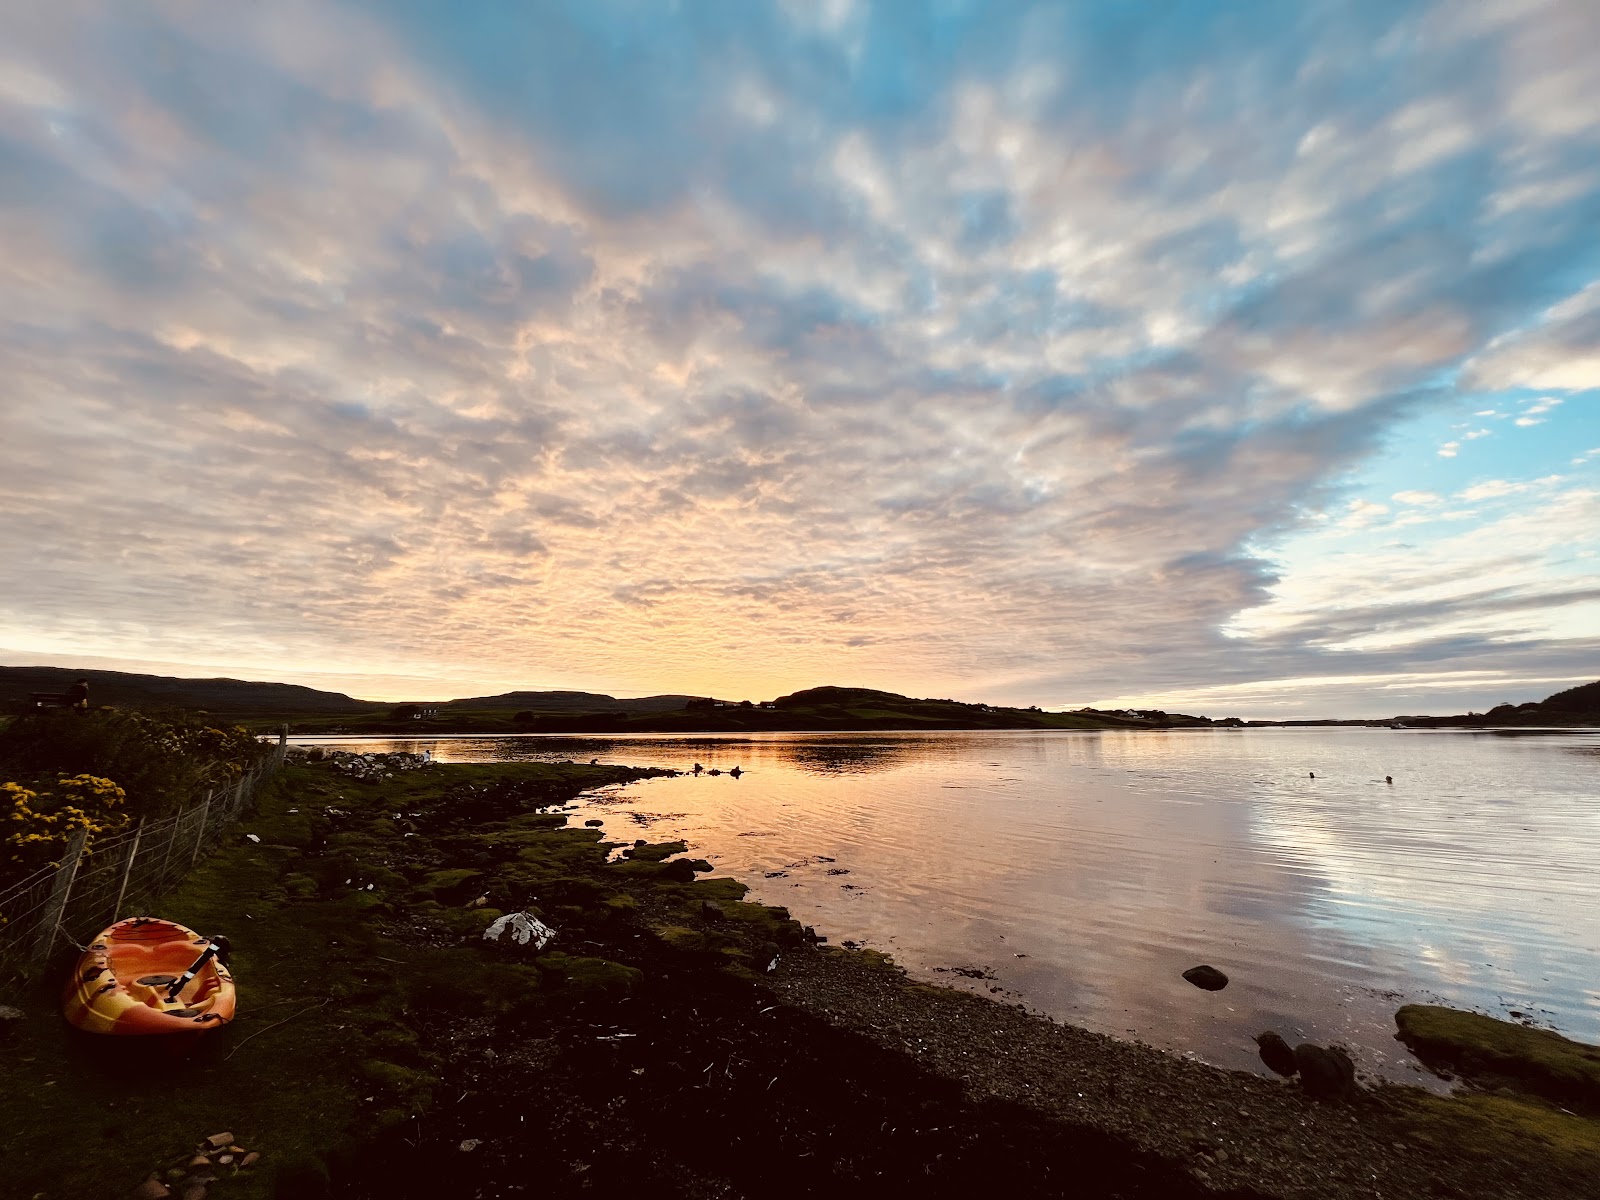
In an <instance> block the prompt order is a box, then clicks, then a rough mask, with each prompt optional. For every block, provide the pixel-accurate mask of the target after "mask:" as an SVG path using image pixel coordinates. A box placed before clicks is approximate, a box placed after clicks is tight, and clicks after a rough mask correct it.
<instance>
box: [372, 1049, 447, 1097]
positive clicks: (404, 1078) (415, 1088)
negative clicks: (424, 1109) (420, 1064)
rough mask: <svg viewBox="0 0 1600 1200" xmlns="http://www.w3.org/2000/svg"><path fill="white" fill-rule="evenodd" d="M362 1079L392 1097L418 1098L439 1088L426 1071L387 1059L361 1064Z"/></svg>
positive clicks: (377, 1059) (374, 1059) (373, 1059)
mask: <svg viewBox="0 0 1600 1200" xmlns="http://www.w3.org/2000/svg"><path fill="white" fill-rule="evenodd" d="M361 1077H362V1079H364V1080H366V1081H367V1082H368V1083H370V1084H373V1085H374V1086H376V1087H378V1088H381V1089H382V1090H383V1091H385V1092H387V1093H388V1094H389V1095H391V1096H402V1097H416V1096H419V1095H420V1094H422V1093H424V1092H427V1091H428V1090H429V1089H431V1088H434V1087H436V1086H438V1083H439V1081H438V1080H437V1079H435V1078H434V1077H433V1076H432V1075H429V1074H427V1073H426V1072H425V1071H416V1070H413V1069H412V1068H410V1067H403V1066H401V1065H400V1064H399V1063H392V1062H389V1061H388V1060H386V1059H381V1058H369V1059H368V1060H367V1061H366V1062H364V1063H362V1064H361Z"/></svg>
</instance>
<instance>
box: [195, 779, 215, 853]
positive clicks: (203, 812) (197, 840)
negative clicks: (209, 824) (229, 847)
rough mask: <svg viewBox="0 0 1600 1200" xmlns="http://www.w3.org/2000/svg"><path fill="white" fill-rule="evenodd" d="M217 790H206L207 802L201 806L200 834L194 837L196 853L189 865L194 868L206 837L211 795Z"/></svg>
mask: <svg viewBox="0 0 1600 1200" xmlns="http://www.w3.org/2000/svg"><path fill="white" fill-rule="evenodd" d="M214 791H216V789H215V788H207V789H206V802H205V803H204V804H202V805H201V806H200V832H198V833H196V834H195V835H194V853H193V854H191V855H190V856H189V865H190V866H191V867H192V866H194V865H195V863H197V862H199V861H200V843H201V841H203V840H204V838H205V836H206V814H208V813H209V812H210V811H211V795H212V793H213V792H214Z"/></svg>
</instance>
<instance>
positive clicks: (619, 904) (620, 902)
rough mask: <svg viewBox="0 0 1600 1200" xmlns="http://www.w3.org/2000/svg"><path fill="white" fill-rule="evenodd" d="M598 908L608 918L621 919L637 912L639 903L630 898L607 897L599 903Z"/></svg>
mask: <svg viewBox="0 0 1600 1200" xmlns="http://www.w3.org/2000/svg"><path fill="white" fill-rule="evenodd" d="M600 908H601V909H602V910H603V912H604V913H605V915H606V916H608V917H613V918H615V917H622V916H627V915H629V914H630V913H636V912H638V911H639V902H638V901H637V900H635V899H634V898H633V897H632V896H608V897H607V898H606V899H604V900H602V901H601V902H600Z"/></svg>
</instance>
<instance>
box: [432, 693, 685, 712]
mask: <svg viewBox="0 0 1600 1200" xmlns="http://www.w3.org/2000/svg"><path fill="white" fill-rule="evenodd" d="M693 699H694V697H693V696H640V697H638V698H637V699H634V700H618V699H617V698H616V697H615V696H607V695H605V694H603V693H601V692H501V693H500V694H499V695H498V696H469V697H467V698H466V699H463V700H451V701H449V702H448V703H446V704H441V705H439V706H438V707H440V708H477V709H485V708H489V709H500V708H512V709H517V710H519V711H522V710H525V711H527V712H621V713H630V712H638V713H657V712H678V711H680V710H682V709H683V708H685V707H686V706H687V705H688V703H689V701H690V700H693Z"/></svg>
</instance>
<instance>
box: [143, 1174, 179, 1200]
mask: <svg viewBox="0 0 1600 1200" xmlns="http://www.w3.org/2000/svg"><path fill="white" fill-rule="evenodd" d="M170 1195H172V1189H171V1188H169V1187H168V1186H167V1185H166V1184H164V1183H162V1182H161V1181H160V1180H159V1179H157V1178H156V1177H155V1176H154V1175H152V1176H150V1178H149V1179H146V1180H145V1181H144V1182H143V1183H141V1184H140V1185H139V1186H138V1187H136V1188H134V1189H133V1200H166V1197H168V1196H170Z"/></svg>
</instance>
